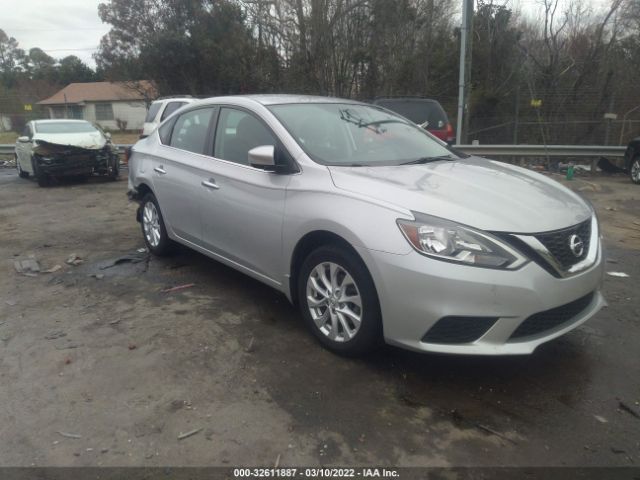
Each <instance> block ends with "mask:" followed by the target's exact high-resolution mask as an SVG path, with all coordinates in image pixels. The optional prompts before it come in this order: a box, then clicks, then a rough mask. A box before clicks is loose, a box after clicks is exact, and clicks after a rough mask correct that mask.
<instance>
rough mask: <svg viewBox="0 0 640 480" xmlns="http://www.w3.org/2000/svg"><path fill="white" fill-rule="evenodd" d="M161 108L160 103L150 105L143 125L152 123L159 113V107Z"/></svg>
mask: <svg viewBox="0 0 640 480" xmlns="http://www.w3.org/2000/svg"><path fill="white" fill-rule="evenodd" d="M161 106H162V102H157V103H152V104H151V106H150V107H149V111H148V112H147V117H146V118H145V119H144V121H145V123H149V122H153V120H154V119H155V118H156V115H157V114H158V112H159V111H160V107H161Z"/></svg>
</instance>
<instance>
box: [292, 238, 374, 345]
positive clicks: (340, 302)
mask: <svg viewBox="0 0 640 480" xmlns="http://www.w3.org/2000/svg"><path fill="white" fill-rule="evenodd" d="M298 300H299V301H298V303H299V305H300V309H301V313H302V315H303V317H304V319H305V321H306V323H307V325H308V327H309V328H310V329H311V331H312V332H313V334H314V335H315V337H316V338H317V339H318V340H319V341H320V343H322V344H323V345H324V346H325V347H327V348H328V349H329V350H332V351H334V352H336V353H340V354H343V355H350V356H355V355H361V354H364V353H367V352H369V351H371V350H373V349H374V348H376V347H377V346H379V345H380V344H381V343H382V341H381V340H382V320H381V314H380V306H379V304H378V296H377V293H376V289H375V286H374V284H373V280H372V279H371V275H370V274H369V271H368V270H367V267H366V266H365V265H364V263H363V262H362V260H361V259H360V258H359V257H358V256H357V255H356V254H355V253H353V252H351V251H350V250H348V249H347V248H344V247H341V246H338V245H325V246H322V247H320V248H318V249H316V250H314V251H313V252H311V253H310V254H309V256H308V257H307V258H306V259H305V261H304V262H303V264H302V267H301V269H300V272H299V274H298Z"/></svg>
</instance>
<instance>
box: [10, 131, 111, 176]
mask: <svg viewBox="0 0 640 480" xmlns="http://www.w3.org/2000/svg"><path fill="white" fill-rule="evenodd" d="M15 156H16V166H17V168H18V174H19V175H20V177H22V178H28V177H29V176H30V175H31V176H33V177H34V178H35V179H36V180H37V182H38V185H40V186H41V187H45V186H47V185H49V184H50V182H51V180H52V179H55V178H59V177H63V176H76V177H83V178H86V177H90V176H93V175H106V176H109V177H110V178H112V179H114V180H115V179H116V178H117V177H118V167H119V157H118V149H117V148H116V146H115V145H113V144H112V143H111V135H110V134H109V133H104V132H103V131H102V130H100V129H99V128H97V127H95V126H94V125H92V124H91V123H89V122H87V121H85V120H67V119H64V120H33V121H31V122H29V123H27V125H26V126H25V127H24V131H23V132H22V136H20V137H18V140H17V141H16V152H15Z"/></svg>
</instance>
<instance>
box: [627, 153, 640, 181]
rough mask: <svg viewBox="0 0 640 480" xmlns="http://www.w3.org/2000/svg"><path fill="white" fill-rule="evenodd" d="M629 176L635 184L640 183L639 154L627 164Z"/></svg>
mask: <svg viewBox="0 0 640 480" xmlns="http://www.w3.org/2000/svg"><path fill="white" fill-rule="evenodd" d="M629 176H630V177H631V181H632V182H633V183H635V184H636V185H640V155H636V156H635V157H633V159H632V160H631V165H629Z"/></svg>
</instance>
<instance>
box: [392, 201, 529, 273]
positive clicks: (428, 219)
mask: <svg viewBox="0 0 640 480" xmlns="http://www.w3.org/2000/svg"><path fill="white" fill-rule="evenodd" d="M414 216H415V220H414V221H411V220H403V219H398V226H399V227H400V230H402V233H404V236H405V237H406V239H407V240H408V241H409V243H410V244H411V245H412V246H413V248H415V249H416V250H417V251H418V252H419V253H421V254H423V255H426V256H428V257H432V258H436V259H438V260H445V261H449V262H455V263H461V264H463V265H474V266H476V267H485V268H501V269H510V270H512V269H516V268H519V267H521V266H522V265H523V264H525V263H526V262H527V259H526V258H525V257H523V256H522V255H521V254H520V253H518V252H517V251H516V250H514V249H513V248H511V247H509V246H508V245H506V244H504V243H503V242H501V241H500V240H499V239H498V238H496V237H494V236H493V235H490V234H488V233H485V232H482V231H479V230H474V229H472V228H469V227H466V226H463V225H458V224H457V223H454V222H450V221H448V220H444V219H442V218H438V217H432V216H430V215H423V214H419V213H414Z"/></svg>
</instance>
